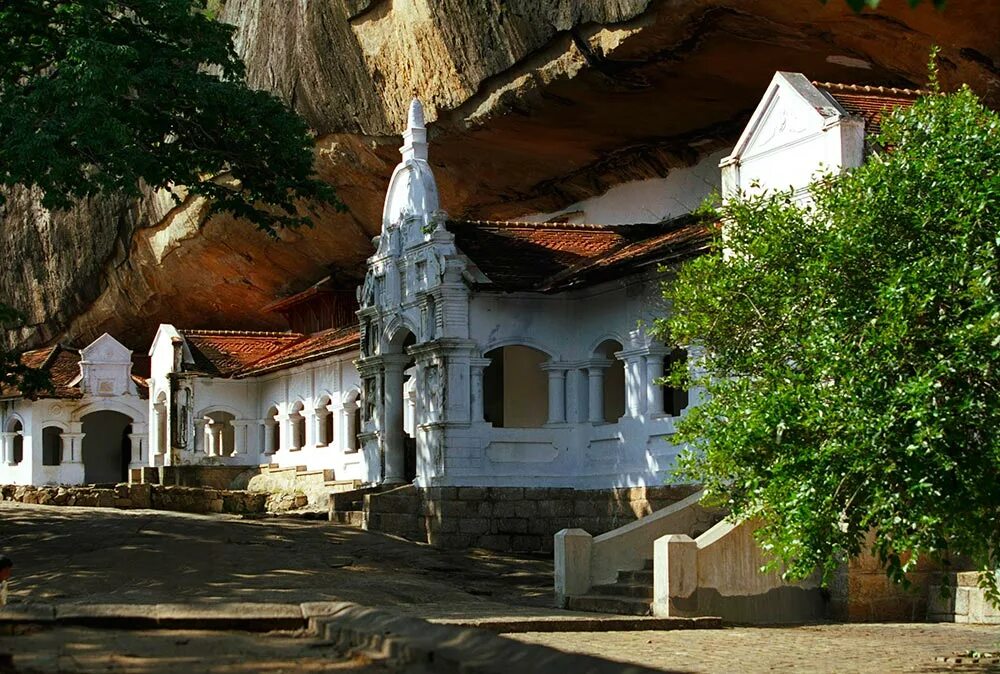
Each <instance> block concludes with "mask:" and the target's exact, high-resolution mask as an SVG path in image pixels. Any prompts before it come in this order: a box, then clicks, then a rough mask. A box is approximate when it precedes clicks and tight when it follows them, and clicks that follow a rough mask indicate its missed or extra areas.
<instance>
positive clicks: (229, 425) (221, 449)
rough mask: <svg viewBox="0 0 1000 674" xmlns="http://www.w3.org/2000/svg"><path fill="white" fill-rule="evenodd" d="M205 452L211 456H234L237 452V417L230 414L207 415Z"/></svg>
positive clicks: (216, 413) (215, 413)
mask: <svg viewBox="0 0 1000 674" xmlns="http://www.w3.org/2000/svg"><path fill="white" fill-rule="evenodd" d="M205 418H206V419H207V420H208V423H206V424H205V452H206V453H207V454H208V455H209V456H232V455H233V454H234V452H235V451H236V429H235V427H234V426H233V421H235V419H236V416H235V415H233V414H230V413H229V412H210V413H208V414H206V415H205Z"/></svg>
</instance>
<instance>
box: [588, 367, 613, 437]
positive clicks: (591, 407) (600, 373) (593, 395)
mask: <svg viewBox="0 0 1000 674" xmlns="http://www.w3.org/2000/svg"><path fill="white" fill-rule="evenodd" d="M609 367H611V361H610V360H606V359H604V358H598V359H594V360H591V361H588V363H587V384H588V388H589V395H588V396H587V420H588V421H590V423H592V424H600V423H603V422H604V371H605V370H607V369H608V368H609Z"/></svg>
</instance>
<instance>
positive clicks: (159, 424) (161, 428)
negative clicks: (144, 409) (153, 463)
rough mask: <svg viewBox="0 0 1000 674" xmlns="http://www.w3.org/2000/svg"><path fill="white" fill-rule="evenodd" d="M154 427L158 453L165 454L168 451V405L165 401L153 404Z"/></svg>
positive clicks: (159, 454)
mask: <svg viewBox="0 0 1000 674" xmlns="http://www.w3.org/2000/svg"><path fill="white" fill-rule="evenodd" d="M153 428H154V429H156V430H155V431H154V432H155V433H156V435H155V448H156V454H157V455H158V456H163V455H164V454H166V453H167V406H166V405H165V404H163V403H156V404H155V405H153Z"/></svg>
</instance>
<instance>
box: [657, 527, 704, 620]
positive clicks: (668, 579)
mask: <svg viewBox="0 0 1000 674" xmlns="http://www.w3.org/2000/svg"><path fill="white" fill-rule="evenodd" d="M697 589H698V544H697V543H696V542H695V541H694V540H693V539H692V538H691V537H690V536H688V535H686V534H669V535H667V536H661V537H660V538H657V539H656V540H655V541H653V615H655V616H659V617H664V618H667V617H673V616H678V617H685V616H691V615H694V614H695V613H696V612H697V607H696V606H694V607H691V608H689V609H687V610H684V609H681V608H680V607H679V606H678V604H679V602H677V601H676V600H684V599H689V598H691V597H692V595H694V593H695V591H696V590H697ZM685 603H686V604H687V605H690V604H691V603H692V602H691V601H688V602H685Z"/></svg>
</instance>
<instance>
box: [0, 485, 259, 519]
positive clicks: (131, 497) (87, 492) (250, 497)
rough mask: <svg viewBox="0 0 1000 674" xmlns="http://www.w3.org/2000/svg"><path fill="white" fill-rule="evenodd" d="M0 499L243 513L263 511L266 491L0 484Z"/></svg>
mask: <svg viewBox="0 0 1000 674" xmlns="http://www.w3.org/2000/svg"><path fill="white" fill-rule="evenodd" d="M0 500H4V501H16V502H18V503H32V504H38V505H51V506H87V507H95V508H121V509H126V510H129V509H136V508H145V509H150V510H170V511H175V512H187V513H202V514H205V513H229V514H234V515H243V514H251V513H263V512H266V505H267V494H255V493H251V492H246V491H232V490H225V489H200V488H195V487H175V486H163V485H153V484H119V485H115V486H114V487H55V486H53V487H31V486H22V485H2V486H0Z"/></svg>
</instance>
